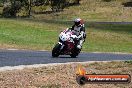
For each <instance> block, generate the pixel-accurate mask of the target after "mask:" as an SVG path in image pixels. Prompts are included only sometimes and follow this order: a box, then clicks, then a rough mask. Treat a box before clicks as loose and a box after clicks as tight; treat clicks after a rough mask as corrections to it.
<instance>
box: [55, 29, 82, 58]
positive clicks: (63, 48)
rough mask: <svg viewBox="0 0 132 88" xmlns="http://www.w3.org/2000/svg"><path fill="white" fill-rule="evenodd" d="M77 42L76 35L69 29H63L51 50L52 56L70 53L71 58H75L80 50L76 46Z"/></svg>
mask: <svg viewBox="0 0 132 88" xmlns="http://www.w3.org/2000/svg"><path fill="white" fill-rule="evenodd" d="M78 42H79V39H78V37H77V36H76V35H75V34H74V33H73V32H72V31H71V30H68V29H65V30H64V31H62V32H61V33H60V34H59V42H58V43H57V44H56V45H55V46H54V48H53V50H52V57H58V56H59V55H70V56H71V57H72V58H76V56H78V54H79V53H80V50H79V49H77V48H76V46H77V44H78Z"/></svg>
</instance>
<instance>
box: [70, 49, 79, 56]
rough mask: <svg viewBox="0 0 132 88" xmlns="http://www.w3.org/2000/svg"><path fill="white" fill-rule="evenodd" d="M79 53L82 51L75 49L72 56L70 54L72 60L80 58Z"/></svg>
mask: <svg viewBox="0 0 132 88" xmlns="http://www.w3.org/2000/svg"><path fill="white" fill-rule="evenodd" d="M79 53H80V50H78V49H74V50H73V51H72V54H70V56H71V57H72V58H76V57H77V56H78V54H79Z"/></svg>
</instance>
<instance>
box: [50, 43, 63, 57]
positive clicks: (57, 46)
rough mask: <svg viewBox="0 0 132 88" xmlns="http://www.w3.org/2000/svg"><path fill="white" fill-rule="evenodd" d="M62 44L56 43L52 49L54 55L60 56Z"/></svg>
mask: <svg viewBox="0 0 132 88" xmlns="http://www.w3.org/2000/svg"><path fill="white" fill-rule="evenodd" d="M60 48H61V45H60V44H56V45H55V47H54V48H53V50H52V57H58V56H59V55H60Z"/></svg>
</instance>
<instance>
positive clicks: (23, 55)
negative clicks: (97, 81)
mask: <svg viewBox="0 0 132 88" xmlns="http://www.w3.org/2000/svg"><path fill="white" fill-rule="evenodd" d="M111 60H132V54H110V53H80V54H79V56H78V57H77V58H70V56H60V57H58V58H52V57H51V52H48V51H26V50H0V67H4V66H18V65H33V64H48V63H67V62H85V61H111Z"/></svg>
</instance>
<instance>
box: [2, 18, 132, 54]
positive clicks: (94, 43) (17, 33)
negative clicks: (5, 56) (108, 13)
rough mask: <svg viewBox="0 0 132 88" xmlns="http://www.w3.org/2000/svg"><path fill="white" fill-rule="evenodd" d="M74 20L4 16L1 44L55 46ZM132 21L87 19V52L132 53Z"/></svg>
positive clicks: (27, 46)
mask: <svg viewBox="0 0 132 88" xmlns="http://www.w3.org/2000/svg"><path fill="white" fill-rule="evenodd" d="M70 25H72V22H66V21H51V20H32V19H28V20H26V19H25V20H22V19H0V47H1V48H19V49H32V50H52V48H53V47H54V45H55V44H56V43H57V41H58V34H59V32H60V31H61V30H63V29H64V28H66V27H70ZM131 29H132V25H130V24H116V25H115V24H100V23H90V22H86V31H87V38H86V41H85V43H84V46H83V51H85V52H129V53H132V30H131Z"/></svg>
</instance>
